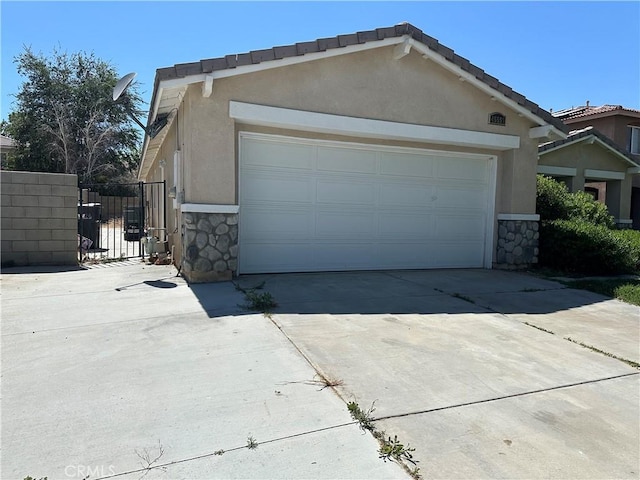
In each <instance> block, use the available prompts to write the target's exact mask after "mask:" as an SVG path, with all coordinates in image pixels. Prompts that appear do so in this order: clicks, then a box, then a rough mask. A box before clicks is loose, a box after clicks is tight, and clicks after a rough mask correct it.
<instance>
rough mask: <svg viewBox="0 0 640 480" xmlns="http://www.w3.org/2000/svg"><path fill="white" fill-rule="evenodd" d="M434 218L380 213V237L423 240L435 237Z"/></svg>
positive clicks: (422, 215)
mask: <svg viewBox="0 0 640 480" xmlns="http://www.w3.org/2000/svg"><path fill="white" fill-rule="evenodd" d="M433 232H434V218H433V216H432V215H426V214H397V213H380V230H379V232H378V237H379V238H380V239H381V240H385V239H392V238H393V239H400V238H403V239H411V240H416V239H422V240H428V239H429V238H431V237H433Z"/></svg>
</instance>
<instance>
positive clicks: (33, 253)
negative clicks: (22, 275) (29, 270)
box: [0, 171, 78, 268]
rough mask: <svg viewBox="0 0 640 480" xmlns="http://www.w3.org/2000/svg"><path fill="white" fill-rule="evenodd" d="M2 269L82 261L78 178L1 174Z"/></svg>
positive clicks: (44, 174)
mask: <svg viewBox="0 0 640 480" xmlns="http://www.w3.org/2000/svg"><path fill="white" fill-rule="evenodd" d="M0 193H1V197H2V202H1V208H2V209H1V210H0V215H1V218H2V228H1V232H0V235H1V239H2V255H1V256H2V267H5V268H6V267H11V266H25V265H76V264H77V263H78V254H77V251H78V236H77V233H78V178H77V176H76V175H66V174H58V173H36V172H13V171H1V172H0Z"/></svg>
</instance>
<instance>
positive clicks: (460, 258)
mask: <svg viewBox="0 0 640 480" xmlns="http://www.w3.org/2000/svg"><path fill="white" fill-rule="evenodd" d="M429 248H430V250H431V251H432V253H433V267H434V268H481V267H482V266H483V262H482V255H481V254H482V247H481V246H479V245H477V243H468V242H455V243H446V244H434V245H430V246H429Z"/></svg>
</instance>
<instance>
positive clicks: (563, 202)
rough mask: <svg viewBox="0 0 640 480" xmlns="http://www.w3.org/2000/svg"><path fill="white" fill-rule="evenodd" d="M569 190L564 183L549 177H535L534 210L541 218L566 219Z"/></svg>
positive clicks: (567, 216)
mask: <svg viewBox="0 0 640 480" xmlns="http://www.w3.org/2000/svg"><path fill="white" fill-rule="evenodd" d="M568 198H569V190H568V189H567V186H566V185H565V184H564V183H561V182H558V181H556V180H554V179H553V178H551V177H545V176H544V175H538V176H537V178H536V212H537V213H538V215H540V219H541V220H543V221H544V220H567V219H568V218H569V210H568V207H567V204H568Z"/></svg>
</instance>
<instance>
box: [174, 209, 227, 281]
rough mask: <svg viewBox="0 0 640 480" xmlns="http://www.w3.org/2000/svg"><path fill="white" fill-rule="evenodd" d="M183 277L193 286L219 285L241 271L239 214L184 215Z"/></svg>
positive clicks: (185, 213)
mask: <svg viewBox="0 0 640 480" xmlns="http://www.w3.org/2000/svg"><path fill="white" fill-rule="evenodd" d="M182 232H183V233H182V235H183V237H182V249H183V250H182V273H183V274H184V276H185V278H186V279H187V280H188V281H189V282H194V283H198V282H219V281H228V280H231V279H232V278H233V276H234V275H235V273H236V272H237V270H238V214H237V213H201V212H183V213H182Z"/></svg>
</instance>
